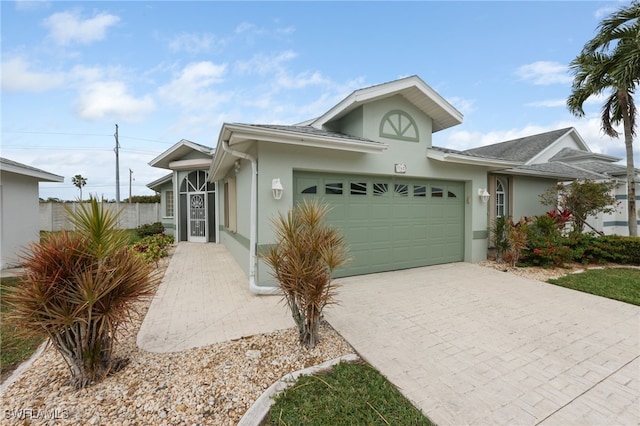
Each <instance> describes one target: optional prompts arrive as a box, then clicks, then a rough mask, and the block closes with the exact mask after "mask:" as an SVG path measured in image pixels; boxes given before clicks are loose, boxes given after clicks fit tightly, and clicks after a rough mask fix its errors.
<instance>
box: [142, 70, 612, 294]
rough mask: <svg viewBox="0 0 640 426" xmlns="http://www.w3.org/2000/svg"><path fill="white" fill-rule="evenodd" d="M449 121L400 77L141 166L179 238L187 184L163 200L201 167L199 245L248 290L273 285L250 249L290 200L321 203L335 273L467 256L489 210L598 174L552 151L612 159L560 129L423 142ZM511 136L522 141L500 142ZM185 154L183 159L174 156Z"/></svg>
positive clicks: (422, 91) (236, 128) (451, 111)
mask: <svg viewBox="0 0 640 426" xmlns="http://www.w3.org/2000/svg"><path fill="white" fill-rule="evenodd" d="M461 122H462V114H461V113H460V112H459V111H458V110H456V109H455V108H454V107H453V106H452V105H451V104H449V103H448V102H447V101H446V100H445V99H444V98H442V97H441V96H440V95H439V94H438V93H436V92H435V91H434V90H433V89H432V88H431V87H429V86H428V85H427V84H426V83H425V82H424V81H422V80H421V79H420V78H418V77H417V76H412V77H408V78H403V79H400V80H396V81H392V82H389V83H385V84H380V85H376V86H372V87H368V88H364V89H360V90H356V91H355V92H353V93H352V94H350V95H349V96H347V97H346V98H345V99H344V100H343V101H341V102H340V103H338V104H337V105H335V106H334V107H333V108H331V109H330V110H329V111H327V112H326V113H325V114H323V115H322V116H320V117H318V118H316V119H313V120H310V121H307V122H305V123H301V124H299V125H292V126H287V125H259V124H230V123H225V124H223V126H222V129H221V131H220V134H219V137H218V141H217V149H216V150H215V151H213V150H212V149H211V148H208V147H203V146H202V145H197V144H194V143H192V142H188V141H181V142H179V143H178V144H176V145H175V146H174V147H172V148H171V149H169V150H168V151H166V152H165V153H163V154H162V155H160V156H159V157H158V158H156V159H155V160H153V161H152V162H151V163H150V164H151V165H152V166H155V167H162V168H165V169H170V170H173V173H172V174H171V175H168V176H165V177H164V178H162V179H159V180H157V181H155V182H153V183H151V184H149V187H151V188H152V189H155V190H157V191H159V192H160V193H161V194H162V198H163V205H164V206H166V208H167V219H166V220H167V223H168V224H169V223H173V224H174V225H175V226H176V228H177V230H178V235H179V236H180V238H179V240H182V241H184V240H188V239H190V237H187V235H190V233H189V232H188V229H187V228H188V227H189V221H187V220H186V218H187V217H192V214H191V213H188V214H185V213H187V210H190V209H191V204H190V203H188V202H187V199H188V197H189V193H188V192H186V191H185V192H184V194H185V195H186V196H187V198H185V199H184V200H183V201H181V202H180V203H179V204H180V206H181V207H180V208H178V205H177V204H176V203H175V202H173V201H168V200H173V199H174V195H173V194H176V193H178V192H179V187H180V188H183V186H184V183H185V177H187V176H191V174H190V173H194V172H196V171H202V173H205V172H208V173H207V174H204V176H205V177H206V178H207V179H209V180H210V181H211V182H214V183H215V188H216V190H217V191H214V194H215V195H212V196H211V197H210V198H208V199H209V200H214V201H209V204H208V207H209V209H208V210H207V211H206V214H207V215H209V216H208V217H211V216H215V217H216V218H215V219H213V223H212V224H211V225H210V226H209V227H208V228H207V231H206V233H207V236H208V237H207V238H206V239H205V240H207V241H216V242H218V243H220V244H224V245H225V246H226V247H227V248H228V250H229V251H230V252H231V253H232V254H233V256H234V257H235V258H236V260H237V261H238V263H239V264H240V266H241V267H243V268H244V270H245V272H246V273H247V275H248V276H249V287H250V289H251V290H252V291H254V292H256V293H263V292H269V291H271V288H270V286H273V285H275V282H274V281H273V278H272V277H271V274H270V270H269V268H268V267H267V266H266V265H265V264H264V263H263V262H261V261H260V260H259V256H258V253H259V252H260V251H261V250H264V249H265V248H267V247H269V246H270V245H271V244H273V243H274V234H273V228H272V220H273V219H274V218H276V217H277V215H278V214H279V213H286V212H287V211H288V210H289V209H291V208H292V207H293V206H295V205H296V204H297V203H298V202H300V201H303V200H310V199H320V200H323V201H325V202H327V203H329V204H330V205H331V207H332V210H331V211H330V212H329V214H328V218H327V219H328V221H329V223H330V224H332V225H334V226H336V227H338V228H339V229H340V230H341V231H342V233H343V234H344V236H345V239H346V241H347V242H348V244H349V250H350V257H351V258H352V261H351V263H350V264H349V265H347V266H346V267H344V268H342V269H340V270H339V271H337V275H338V276H348V275H360V274H367V273H373V272H382V271H391V270H397V269H404V268H413V267H419V266H427V265H434V264H441V263H449V262H458V261H468V262H477V261H480V260H483V259H486V256H487V248H488V246H489V231H488V230H489V227H490V224H491V220H492V219H494V218H495V216H496V215H497V214H499V215H503V214H504V215H510V216H513V217H517V216H518V215H523V216H524V215H527V216H530V215H535V214H541V213H544V212H545V211H546V210H547V208H546V207H545V206H542V205H541V204H540V202H539V200H538V195H539V194H541V193H542V192H544V191H545V190H546V189H547V188H548V187H550V186H552V185H555V183H556V182H557V181H559V180H567V179H573V178H577V177H593V178H602V177H603V176H605V174H604V173H603V171H599V172H593V173H591V172H587V171H585V170H583V169H582V168H580V167H576V166H575V165H572V164H569V165H567V166H565V164H567V163H571V161H568V160H569V159H568V158H566V157H565V159H564V161H560V159H561V158H562V156H563V155H566V154H569V155H570V154H572V153H573V151H567V150H565V151H563V149H564V148H567V149H569V150H575V151H579V152H581V153H587V154H590V155H591V156H590V157H589V158H590V159H593V160H594V161H598V162H599V163H598V164H600V163H602V164H609V163H610V160H613V159H612V158H611V157H606V156H598V155H596V154H592V153H591V152H590V151H589V149H588V147H587V146H586V144H585V143H584V141H582V139H581V138H580V136H579V135H578V134H577V132H575V130H573V129H563V130H562V131H557V132H549V134H544V135H538V136H535V137H531V138H533V139H531V140H528V139H527V138H523V139H522V140H519V141H520V142H517V143H516V142H514V141H510V142H506V143H505V145H501V144H496V145H492V147H493V150H492V148H491V147H483V148H478V150H468V151H456V150H450V149H446V148H438V147H434V146H433V145H432V134H433V133H435V132H439V131H442V130H446V129H448V128H451V127H453V126H456V125H458V124H460V123H461ZM545 135H546V136H545ZM532 141H536V142H535V143H534V142H532ZM512 145H514V146H515V145H522V146H520V147H519V148H518V147H515V148H512V149H513V151H511V150H509V149H506V147H507V146H512ZM523 146H524V147H525V148H523ZM484 148H486V151H482V149H484ZM527 152H528V154H527ZM552 157H555V158H554V159H553V160H552ZM192 158H197V159H198V161H199V162H198V163H197V167H195V165H194V164H191V163H186V162H185V161H187V160H188V159H192ZM585 158H586V157H585ZM554 162H555V164H553V163H554ZM539 163H542V164H539ZM548 164H553V166H552V169H549V170H546V169H545V167H547V165H548ZM205 167H208V170H206V171H205V170H204V168H205ZM565 167H566V169H565ZM578 171H580V173H578ZM211 189H213V188H211ZM181 195H183V194H182V193H181ZM214 203H215V211H211V210H210V209H211V205H212V204H214ZM169 206H174V207H172V208H171V209H169ZM180 212H182V213H180ZM207 223H209V222H207ZM213 234H215V235H213Z"/></svg>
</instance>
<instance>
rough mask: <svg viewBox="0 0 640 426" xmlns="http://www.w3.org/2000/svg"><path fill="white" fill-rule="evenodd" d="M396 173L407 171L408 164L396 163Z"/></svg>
mask: <svg viewBox="0 0 640 426" xmlns="http://www.w3.org/2000/svg"><path fill="white" fill-rule="evenodd" d="M395 170H396V173H407V165H406V164H396V165H395Z"/></svg>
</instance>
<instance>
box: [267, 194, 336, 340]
mask: <svg viewBox="0 0 640 426" xmlns="http://www.w3.org/2000/svg"><path fill="white" fill-rule="evenodd" d="M328 211H329V207H328V206H327V205H326V204H320V203H318V202H317V201H306V200H305V201H304V202H302V203H300V204H298V205H297V206H296V208H294V209H293V210H290V211H289V212H288V213H287V215H282V214H280V215H279V217H278V218H277V219H274V220H273V221H272V222H273V225H274V231H275V234H276V244H275V245H274V246H272V247H271V248H270V249H269V250H268V252H267V254H266V255H264V256H263V258H264V260H265V262H266V263H267V264H268V265H269V266H270V267H271V268H272V273H273V276H274V277H275V278H276V280H278V282H279V283H280V288H281V290H282V292H283V294H284V299H285V300H286V302H287V305H288V306H289V308H290V310H291V314H292V316H293V319H294V321H295V323H296V325H297V326H298V331H299V337H300V343H301V344H302V345H303V346H305V347H307V348H309V349H311V348H314V347H315V346H316V344H317V342H318V340H319V327H320V319H321V315H322V310H323V309H324V307H325V306H326V305H328V304H331V303H336V300H335V296H336V286H335V284H334V282H333V281H332V278H331V275H332V273H333V271H334V270H335V269H336V268H338V267H340V266H342V265H344V264H345V263H346V262H347V261H348V258H347V255H346V244H345V241H344V239H343V237H342V236H341V235H340V233H339V232H338V230H336V229H335V228H332V227H330V226H328V225H326V224H325V222H324V218H325V216H326V214H327V212H328Z"/></svg>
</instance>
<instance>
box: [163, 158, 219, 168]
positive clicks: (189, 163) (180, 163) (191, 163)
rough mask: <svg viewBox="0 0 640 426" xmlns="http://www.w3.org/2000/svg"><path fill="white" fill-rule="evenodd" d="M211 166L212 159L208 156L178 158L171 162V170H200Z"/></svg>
mask: <svg viewBox="0 0 640 426" xmlns="http://www.w3.org/2000/svg"><path fill="white" fill-rule="evenodd" d="M210 166H211V160H209V159H206V158H195V159H192V160H177V161H172V162H170V163H169V168H170V169H171V170H198V169H208V168H209V167H210Z"/></svg>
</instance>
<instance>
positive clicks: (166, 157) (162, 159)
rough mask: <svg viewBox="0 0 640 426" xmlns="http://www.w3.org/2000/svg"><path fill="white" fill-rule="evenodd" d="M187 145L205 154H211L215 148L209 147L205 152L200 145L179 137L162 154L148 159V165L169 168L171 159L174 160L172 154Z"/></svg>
mask: <svg viewBox="0 0 640 426" xmlns="http://www.w3.org/2000/svg"><path fill="white" fill-rule="evenodd" d="M184 146H186V147H188V148H191V149H192V150H194V151H197V152H201V153H203V154H207V155H213V153H214V152H215V148H211V150H210V151H209V152H208V153H207V152H205V151H203V150H202V145H198V144H195V143H193V142H191V141H188V140H186V139H181V140H180V141H179V142H177V143H176V144H174V145H173V146H172V147H171V148H169V149H167V150H166V151H164V152H163V153H162V154H160V155H158V156H157V157H156V158H154V159H153V160H151V161H149V163H148V164H149V165H150V166H151V167H157V168H160V169H169V170H170V169H171V166H170V163H171V162H172V161H174V160H173V159H172V156H173V155H174V154H175V153H176V152H177V151H178V150H179V149H180V148H182V147H184Z"/></svg>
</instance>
